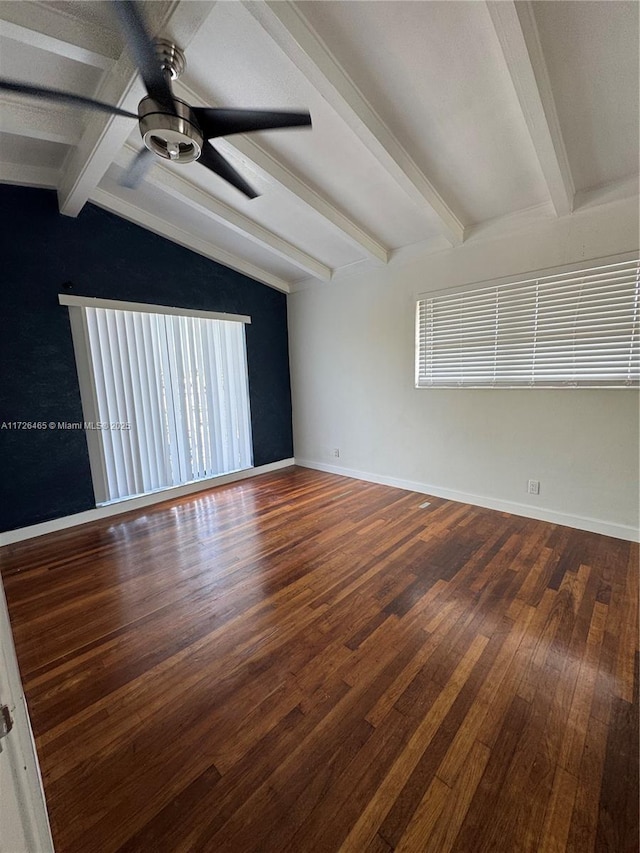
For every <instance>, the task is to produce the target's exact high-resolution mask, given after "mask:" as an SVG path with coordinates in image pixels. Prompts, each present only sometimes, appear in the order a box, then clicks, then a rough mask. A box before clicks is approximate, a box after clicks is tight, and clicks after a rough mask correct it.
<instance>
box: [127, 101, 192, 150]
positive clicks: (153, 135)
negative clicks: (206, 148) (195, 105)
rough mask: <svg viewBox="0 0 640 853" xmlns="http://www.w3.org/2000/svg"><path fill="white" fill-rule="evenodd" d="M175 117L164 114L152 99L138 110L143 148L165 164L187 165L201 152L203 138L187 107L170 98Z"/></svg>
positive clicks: (144, 102) (165, 112)
mask: <svg viewBox="0 0 640 853" xmlns="http://www.w3.org/2000/svg"><path fill="white" fill-rule="evenodd" d="M174 105H175V113H168V112H167V111H166V109H164V108H163V107H162V106H161V105H160V104H158V103H157V101H154V100H153V98H143V99H142V100H141V101H140V104H139V106H138V116H139V125H140V133H141V135H142V140H143V142H144V144H145V145H146V146H147V148H149V149H150V150H151V151H153V152H154V153H156V154H158V155H159V156H160V157H163V158H164V159H165V160H172V161H173V162H174V163H191V162H193V161H194V160H197V159H198V157H199V156H200V153H201V151H202V144H203V138H202V133H201V132H200V128H199V127H198V123H197V121H196V119H195V117H194V115H193V113H192V111H191V107H190V106H189V104H186V103H185V102H184V101H181V100H180V99H179V98H174Z"/></svg>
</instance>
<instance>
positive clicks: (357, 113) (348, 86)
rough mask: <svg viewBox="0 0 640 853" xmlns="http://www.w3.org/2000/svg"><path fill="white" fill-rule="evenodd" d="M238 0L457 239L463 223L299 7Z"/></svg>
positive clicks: (461, 234) (281, 1)
mask: <svg viewBox="0 0 640 853" xmlns="http://www.w3.org/2000/svg"><path fill="white" fill-rule="evenodd" d="M243 5H244V6H245V8H246V9H247V11H248V12H249V13H250V14H251V15H253V17H254V18H255V19H256V20H257V21H258V22H259V23H260V24H261V26H262V27H263V28H264V29H265V30H266V32H267V33H268V34H269V35H270V36H271V38H272V39H273V40H274V41H275V42H276V44H277V45H278V46H279V47H280V48H281V49H282V50H283V51H284V52H285V54H286V55H287V56H288V57H289V58H290V59H291V61H292V62H293V63H294V64H295V65H296V66H297V67H298V68H299V69H300V71H301V72H302V73H303V74H304V75H305V77H306V78H307V79H308V80H309V82H310V83H311V84H312V85H313V86H314V87H315V88H316V89H317V90H318V91H319V92H320V94H321V95H322V97H323V98H324V99H325V100H326V101H327V102H328V103H329V104H330V105H331V107H332V108H333V109H334V110H335V111H336V112H337V113H338V115H340V117H341V118H342V119H343V120H344V121H346V122H347V124H348V125H349V126H350V127H351V129H352V130H353V131H354V133H355V134H356V135H357V136H358V138H359V139H360V141H361V142H362V143H363V144H364V145H365V146H366V147H367V149H368V150H369V151H370V152H371V153H372V154H373V155H374V156H375V157H376V159H377V160H378V162H379V163H380V164H381V165H382V166H383V167H384V168H385V169H386V170H387V172H388V173H389V174H390V175H391V176H392V177H393V178H394V180H395V181H396V183H397V184H398V185H399V186H401V187H402V188H403V190H404V191H405V192H406V193H407V195H408V196H409V197H410V198H411V199H412V200H413V201H414V202H415V203H416V204H417V205H418V206H419V207H421V208H423V209H427V210H428V211H429V212H430V214H431V215H433V214H434V213H435V215H436V222H437V225H438V227H439V229H440V231H441V233H443V234H444V235H445V236H446V238H447V239H448V241H449V242H450V243H451V244H452V245H458V244H460V243H461V242H462V241H463V239H464V225H463V224H462V222H461V221H460V219H459V218H458V216H457V215H456V214H455V213H454V212H453V210H452V209H451V207H450V205H449V204H448V203H447V202H446V201H445V199H444V198H443V197H442V195H441V194H440V193H439V192H438V190H437V189H436V188H435V187H434V185H433V184H432V183H431V181H430V180H429V179H428V177H427V176H426V175H425V174H424V172H423V171H422V170H421V169H420V167H419V166H418V165H417V164H416V163H415V161H414V160H413V159H412V157H411V156H410V155H409V153H408V152H407V151H406V150H405V149H404V147H403V146H402V144H401V143H400V141H399V140H398V139H397V137H396V136H395V135H394V134H393V132H392V130H391V129H390V128H389V126H388V125H386V124H385V123H384V121H383V120H382V119H381V118H380V116H379V115H378V114H377V113H376V112H375V110H374V109H373V107H372V106H371V104H370V103H369V102H368V101H367V100H366V99H365V97H364V95H363V94H362V93H361V92H360V90H359V89H358V88H357V86H356V85H355V83H354V82H353V81H352V80H351V79H350V77H349V76H348V75H347V73H346V72H345V71H344V69H343V68H342V67H341V66H340V64H339V63H338V61H337V60H336V58H335V57H334V56H333V55H332V53H331V51H330V50H329V48H328V47H327V46H326V45H325V44H324V43H323V42H322V41H321V39H320V38H319V36H318V35H317V34H316V33H315V32H314V30H313V29H312V28H311V26H310V25H309V23H308V22H307V21H306V19H305V18H304V16H303V14H302V12H301V11H300V9H299V8H298V7H297V6H295V5H294V4H292V3H291V2H289V0H286V2H285V0H278V2H248V3H244V4H243Z"/></svg>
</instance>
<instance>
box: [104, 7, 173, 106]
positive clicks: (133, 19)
mask: <svg viewBox="0 0 640 853" xmlns="http://www.w3.org/2000/svg"><path fill="white" fill-rule="evenodd" d="M113 6H114V8H115V11H116V14H117V16H118V20H119V21H120V26H121V27H122V30H123V32H124V37H125V39H126V41H127V45H128V47H129V51H130V53H131V56H132V57H133V59H134V61H135V63H136V65H137V66H138V71H139V72H140V76H141V77H142V79H143V81H144V85H145V87H146V89H147V92H148V93H149V96H150V97H151V98H153V100H154V101H157V102H158V103H159V104H160V105H161V106H162V107H164V108H165V109H167V110H170V111H171V112H174V102H173V93H172V92H171V86H170V84H169V79H168V75H167V74H165V72H164V71H163V70H162V66H161V65H160V61H159V59H158V56H157V54H156V51H155V48H154V46H153V40H152V39H151V36H150V35H149V33H148V32H147V28H146V26H145V24H144V21H143V19H142V17H141V15H140V13H139V11H138V8H137V5H136V3H134V2H133V0H116V2H115V3H114V4H113Z"/></svg>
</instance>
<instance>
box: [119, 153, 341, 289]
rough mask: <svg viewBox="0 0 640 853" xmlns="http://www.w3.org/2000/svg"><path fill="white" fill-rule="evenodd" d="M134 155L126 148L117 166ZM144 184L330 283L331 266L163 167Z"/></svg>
mask: <svg viewBox="0 0 640 853" xmlns="http://www.w3.org/2000/svg"><path fill="white" fill-rule="evenodd" d="M134 155H135V151H134V150H133V149H131V148H130V147H129V146H126V148H125V150H124V151H123V152H122V153H121V154H120V155H119V157H118V159H117V163H118V165H120V166H122V167H123V168H125V169H126V168H127V167H128V166H129V164H130V163H131V160H132V158H133V156H134ZM174 168H175V169H176V170H177V169H179V168H180V167H179V166H176V167H174ZM145 182H146V183H148V184H150V185H151V186H155V187H157V188H158V189H160V190H162V191H163V192H165V193H168V194H169V195H170V196H172V197H173V198H175V199H176V200H177V201H179V202H182V204H186V205H188V206H189V207H192V208H194V209H195V210H197V211H198V212H199V213H202V214H203V215H204V216H206V217H208V218H209V219H213V220H214V221H215V222H219V223H221V224H222V225H224V227H225V228H230V229H231V230H232V231H235V232H236V233H238V234H241V235H242V236H243V237H245V238H246V239H247V240H250V241H251V242H252V243H256V244H257V245H259V246H261V247H262V248H265V249H268V250H269V251H270V252H273V253H274V254H276V255H278V256H279V257H281V258H284V259H285V260H286V261H289V263H292V264H294V265H295V266H296V267H298V269H301V270H303V271H304V272H305V273H307V274H308V275H312V276H314V277H315V278H319V279H321V280H322V281H329V280H330V278H331V267H328V266H327V265H326V264H323V263H321V262H320V261H318V260H316V258H313V257H312V256H311V255H309V254H307V252H303V251H302V249H299V248H298V247H297V246H294V245H293V244H292V243H289V242H288V241H287V240H284V239H283V238H282V237H279V236H278V235H277V234H274V233H273V232H272V231H269V230H268V229H267V228H264V227H263V226H262V225H259V224H258V223H257V222H255V221H254V220H253V219H250V218H249V217H248V216H245V215H244V214H243V213H240V212H239V211H238V210H236V209H235V208H233V207H230V206H229V205H228V204H225V203H224V202H222V201H219V200H218V199H216V198H214V197H213V196H212V195H210V194H209V193H207V192H205V191H204V190H201V189H200V188H199V187H197V186H196V185H195V184H193V183H191V181H189V180H188V179H187V178H184V177H183V176H182V175H180V174H178V173H177V171H174V170H173V169H171V170H170V169H169V168H167V167H165V166H164V165H163V164H161V163H158V165H157V167H156V168H154V169H151V170H150V171H149V172H148V173H147V176H146V178H145Z"/></svg>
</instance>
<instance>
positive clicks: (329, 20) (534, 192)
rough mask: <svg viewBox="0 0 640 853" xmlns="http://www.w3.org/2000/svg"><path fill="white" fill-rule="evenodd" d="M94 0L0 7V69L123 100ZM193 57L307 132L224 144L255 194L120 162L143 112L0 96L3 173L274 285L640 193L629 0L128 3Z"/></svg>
mask: <svg viewBox="0 0 640 853" xmlns="http://www.w3.org/2000/svg"><path fill="white" fill-rule="evenodd" d="M110 5H111V4H110V3H108V2H95V0H89V2H84V0H78V2H30V0H21V2H13V0H10V2H0V76H3V77H8V78H12V79H17V80H21V81H24V82H28V83H32V84H36V85H38V84H39V85H46V86H52V87H56V88H61V89H67V90H69V91H72V92H76V93H79V94H83V95H88V96H92V97H97V98H98V99H100V100H103V101H106V102H108V103H113V104H117V105H119V106H121V107H123V108H124V109H128V110H131V111H135V110H136V107H137V103H138V101H139V100H140V98H141V97H142V96H143V94H144V91H143V88H142V84H141V81H140V79H139V77H138V76H137V74H136V71H135V68H134V66H133V63H132V61H131V59H130V58H129V55H128V53H127V51H126V50H125V49H124V43H123V39H122V37H121V35H120V32H119V30H118V27H117V25H116V22H115V19H114V16H113V10H112V9H111V8H110ZM142 8H143V13H144V15H145V17H146V20H147V22H148V25H149V28H150V30H151V31H152V32H153V33H154V34H157V35H161V36H164V37H170V38H172V39H173V40H174V41H175V42H176V43H177V44H179V45H180V46H181V47H182V48H183V49H185V51H186V55H187V68H186V71H185V73H184V74H183V76H182V77H181V78H180V80H179V81H177V82H176V83H175V84H174V89H175V93H176V94H177V95H178V96H180V97H183V98H184V99H185V100H187V101H188V102H189V103H191V104H192V105H194V106H204V105H211V106H230V107H263V108H308V109H309V110H310V112H311V115H312V119H313V129H312V130H308V129H300V130H288V131H264V132H261V133H255V134H251V135H250V136H234V137H229V138H228V139H226V140H221V141H219V142H218V143H216V144H217V145H218V147H219V149H220V151H221V152H222V153H223V154H224V155H225V156H227V157H228V158H229V159H230V160H231V161H232V163H233V164H234V165H235V166H236V168H237V169H238V170H239V171H240V172H241V173H242V174H243V175H244V176H245V177H246V178H247V180H248V181H249V182H250V183H251V184H253V185H254V186H255V187H256V188H257V189H258V190H259V191H260V193H261V196H260V197H259V198H257V199H254V200H248V199H246V198H245V197H244V196H242V195H241V194H240V193H239V192H237V191H236V190H235V189H233V188H232V187H230V186H229V185H228V184H226V183H225V182H224V181H222V180H221V179H220V178H218V177H217V176H216V175H213V174H212V173H210V172H208V171H207V170H206V169H204V168H202V167H201V166H199V165H198V164H197V163H194V164H189V165H186V166H179V165H173V164H171V165H170V164H166V163H164V162H163V161H157V163H156V165H154V166H153V167H152V169H151V170H150V171H149V173H148V174H147V177H146V178H145V180H144V182H143V183H142V184H141V185H140V186H139V187H137V188H136V189H135V190H131V189H126V188H124V187H122V186H121V185H120V184H119V183H118V181H119V178H120V177H121V175H122V171H123V169H124V168H126V166H127V164H128V163H129V162H130V161H131V159H132V157H133V156H134V155H135V152H136V151H137V150H138V149H139V148H140V147H141V141H140V135H139V133H138V130H137V126H136V124H135V122H133V121H132V120H129V119H121V118H116V119H112V118H110V117H106V116H104V115H102V114H98V113H91V114H88V113H86V112H85V111H84V110H82V109H75V108H69V107H65V106H60V105H57V104H56V105H48V104H46V103H45V102H43V101H36V100H34V99H30V98H25V97H22V96H16V95H14V94H9V93H4V92H0V181H1V182H6V183H16V184H25V185H32V186H45V187H53V188H55V189H57V191H58V198H59V205H60V209H61V211H62V212H63V213H64V214H66V215H71V216H77V215H78V214H79V213H80V212H81V210H82V208H83V206H84V205H85V204H86V203H87V202H94V203H95V204H98V205H100V206H101V207H104V208H106V209H108V210H111V211H113V212H114V213H117V214H118V215H120V216H123V217H125V218H126V219H129V220H131V221H133V222H137V223H138V224H140V225H141V226H143V227H145V228H148V229H150V230H152V231H155V232H156V233H160V234H163V235H164V236H166V237H168V238H169V239H172V240H175V241H176V242H178V243H181V244H182V245H186V246H189V247H190V248H192V249H194V250H195V251H197V252H200V253H201V254H203V255H207V256H208V257H211V258H213V259H216V260H219V261H221V262H222V263H225V264H227V265H228V266H231V267H233V268H235V269H238V270H241V271H243V272H245V273H247V274H248V275H250V276H252V277H254V278H257V279H258V280H260V281H263V282H265V283H267V284H269V285H271V286H273V287H277V288H279V289H281V290H284V291H288V290H291V289H295V286H296V284H297V283H299V282H301V281H303V280H309V279H312V280H313V279H315V280H318V281H328V280H330V279H331V278H333V277H335V276H339V275H340V273H341V272H344V271H346V270H351V269H353V266H354V265H360V267H361V268H366V266H367V265H370V266H373V265H379V264H384V263H388V262H389V260H390V258H391V257H392V256H393V254H394V253H395V252H397V251H399V250H401V249H406V247H409V246H411V247H412V250H413V249H416V250H419V249H424V250H427V251H429V250H434V251H435V250H438V249H442V248H446V247H448V246H456V245H459V244H461V243H462V242H464V240H465V238H468V237H469V235H470V234H472V233H477V232H478V230H479V229H480V228H486V227H487V225H490V226H491V225H495V226H496V227H500V228H502V227H508V225H509V223H510V222H522V221H526V222H530V221H532V220H535V218H536V217H547V218H548V217H549V216H566V215H570V214H571V212H572V211H576V210H579V209H580V207H581V206H583V205H586V204H589V205H590V206H593V205H594V204H598V203H605V202H608V201H611V200H612V199H615V198H622V197H625V196H629V195H635V194H637V193H638V154H639V151H638V10H639V8H640V7H639V5H638V3H636V2H623V1H622V2H609V0H595V2H591V0H589V2H587V0H582V1H581V2H574V0H566V2H565V0H552V2H549V0H542V2H529V0H518V2H515V3H514V2H511V0H499V1H498V2H484V1H483V0H448V2H431V0H419V2H404V0H390V2H386V0H361V1H360V2H351V0H339V1H338V2H316V1H315V0H311V1H310V2H298V3H290V2H285V0H280V2H275V3H266V2H247V3H243V2H236V1H235V0H219V2H200V0H182V2H176V1H175V0H174V2H169V0H155V2H146V3H144V4H142Z"/></svg>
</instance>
